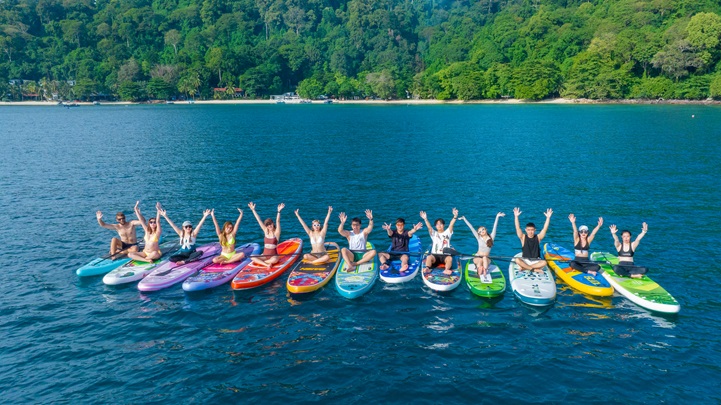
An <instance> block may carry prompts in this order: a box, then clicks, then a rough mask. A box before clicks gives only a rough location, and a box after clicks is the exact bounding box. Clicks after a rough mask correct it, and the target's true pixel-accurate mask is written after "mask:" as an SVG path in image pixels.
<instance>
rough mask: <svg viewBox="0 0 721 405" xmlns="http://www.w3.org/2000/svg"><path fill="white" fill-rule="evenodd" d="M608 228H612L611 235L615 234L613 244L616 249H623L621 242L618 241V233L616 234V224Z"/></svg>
mask: <svg viewBox="0 0 721 405" xmlns="http://www.w3.org/2000/svg"><path fill="white" fill-rule="evenodd" d="M608 229H610V230H611V236H613V246H615V247H616V250H621V242H619V241H618V235H616V232H618V228H616V225H611V226H609V227H608Z"/></svg>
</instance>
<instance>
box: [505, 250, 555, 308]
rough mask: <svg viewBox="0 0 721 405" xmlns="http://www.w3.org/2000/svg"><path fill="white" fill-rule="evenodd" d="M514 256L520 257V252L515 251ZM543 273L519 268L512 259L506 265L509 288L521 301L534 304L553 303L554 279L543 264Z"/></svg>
mask: <svg viewBox="0 0 721 405" xmlns="http://www.w3.org/2000/svg"><path fill="white" fill-rule="evenodd" d="M514 257H519V258H520V257H521V253H517V254H516V255H515V256H514ZM542 270H543V273H538V272H536V271H531V270H521V268H520V267H519V266H518V265H517V264H516V262H515V261H514V260H511V263H510V265H509V266H508V280H509V282H510V283H511V290H513V293H514V294H515V295H516V297H518V299H519V300H521V302H523V303H525V304H528V305H534V306H545V305H551V304H553V301H554V300H555V299H556V279H555V278H553V273H551V270H550V269H549V268H548V266H544V267H543V268H542Z"/></svg>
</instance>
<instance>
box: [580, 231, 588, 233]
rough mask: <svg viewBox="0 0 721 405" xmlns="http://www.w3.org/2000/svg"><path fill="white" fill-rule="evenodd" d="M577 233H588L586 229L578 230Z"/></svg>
mask: <svg viewBox="0 0 721 405" xmlns="http://www.w3.org/2000/svg"><path fill="white" fill-rule="evenodd" d="M578 233H588V231H578Z"/></svg>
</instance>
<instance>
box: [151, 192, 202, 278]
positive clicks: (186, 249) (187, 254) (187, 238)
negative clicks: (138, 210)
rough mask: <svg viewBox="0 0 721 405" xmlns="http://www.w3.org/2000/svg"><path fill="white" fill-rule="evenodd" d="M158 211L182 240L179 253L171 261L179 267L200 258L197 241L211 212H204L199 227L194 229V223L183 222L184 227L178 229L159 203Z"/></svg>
mask: <svg viewBox="0 0 721 405" xmlns="http://www.w3.org/2000/svg"><path fill="white" fill-rule="evenodd" d="M158 210H159V212H160V215H162V216H163V218H165V221H166V222H168V224H169V225H170V226H171V227H172V228H173V230H174V231H175V233H177V234H178V237H179V238H180V249H178V251H177V252H175V253H174V254H173V255H172V256H170V259H169V260H170V261H171V262H173V263H177V264H179V265H183V264H185V263H186V262H188V261H192V260H194V259H195V258H197V257H199V256H200V255H201V252H200V251H196V250H195V248H196V243H195V240H196V239H197V238H198V232H200V228H201V227H202V226H203V223H205V219H206V218H207V217H208V215H210V210H205V211H203V218H201V219H200V222H198V226H196V227H195V229H193V223H192V222H190V221H185V222H183V227H182V228H178V227H177V226H176V225H175V224H174V223H173V221H171V220H170V218H168V213H167V211H165V209H163V206H162V205H160V203H158Z"/></svg>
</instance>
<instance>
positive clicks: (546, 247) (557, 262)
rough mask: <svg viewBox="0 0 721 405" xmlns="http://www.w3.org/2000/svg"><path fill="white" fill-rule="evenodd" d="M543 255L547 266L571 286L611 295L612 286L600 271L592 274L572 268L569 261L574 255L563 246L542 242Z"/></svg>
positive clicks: (589, 291) (591, 293)
mask: <svg viewBox="0 0 721 405" xmlns="http://www.w3.org/2000/svg"><path fill="white" fill-rule="evenodd" d="M543 257H544V258H545V259H546V261H547V262H548V267H550V268H551V269H553V272H554V273H556V275H557V276H558V278H560V279H561V280H563V281H564V282H565V283H566V284H568V285H569V286H571V287H572V288H574V289H576V290H578V291H580V292H582V293H584V294H589V295H596V296H599V297H610V296H612V295H613V287H611V284H609V283H608V281H606V279H605V278H603V276H602V275H601V273H600V272H598V273H596V275H595V276H594V275H591V274H588V273H584V272H581V271H578V270H576V269H574V268H572V267H571V265H570V264H569V262H570V261H571V260H573V259H574V258H575V257H576V255H575V254H574V253H573V252H571V251H570V250H568V249H566V248H564V247H563V246H560V245H557V244H555V243H544V244H543Z"/></svg>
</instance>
